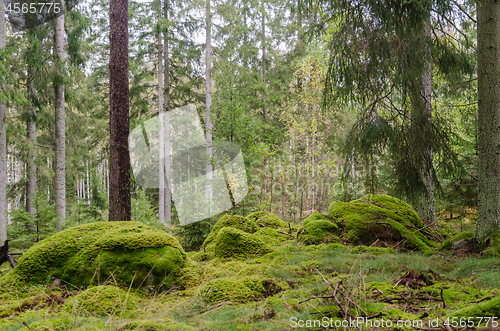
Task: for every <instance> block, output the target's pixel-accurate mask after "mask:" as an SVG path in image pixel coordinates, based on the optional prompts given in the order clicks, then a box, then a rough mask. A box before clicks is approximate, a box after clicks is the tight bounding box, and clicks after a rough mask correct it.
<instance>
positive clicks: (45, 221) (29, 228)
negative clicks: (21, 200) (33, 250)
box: [8, 194, 59, 249]
mask: <svg viewBox="0 0 500 331" xmlns="http://www.w3.org/2000/svg"><path fill="white" fill-rule="evenodd" d="M33 203H34V207H35V213H34V214H29V213H28V212H26V210H25V209H24V208H23V207H22V208H20V209H18V210H15V211H13V212H11V216H12V223H11V224H9V227H8V238H9V239H11V240H12V242H11V245H12V247H17V248H24V249H25V248H28V247H30V246H31V245H32V244H33V243H37V242H39V241H41V240H43V239H45V238H47V237H49V236H50V235H51V234H53V233H55V232H56V231H57V230H56V228H55V223H56V221H57V215H58V214H59V213H57V212H56V211H55V205H54V204H50V203H49V199H48V197H47V196H46V195H43V194H37V195H36V196H35V198H34V202H33Z"/></svg>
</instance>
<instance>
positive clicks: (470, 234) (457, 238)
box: [439, 232, 474, 251]
mask: <svg viewBox="0 0 500 331" xmlns="http://www.w3.org/2000/svg"><path fill="white" fill-rule="evenodd" d="M472 237H474V233H473V232H462V233H459V234H457V235H455V236H453V237H452V238H450V239H447V240H445V241H444V242H443V243H442V244H441V246H439V250H440V251H449V250H451V248H452V244H453V243H454V242H457V241H460V240H462V239H470V238H472Z"/></svg>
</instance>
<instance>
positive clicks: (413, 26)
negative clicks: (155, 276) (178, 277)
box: [0, 0, 479, 250]
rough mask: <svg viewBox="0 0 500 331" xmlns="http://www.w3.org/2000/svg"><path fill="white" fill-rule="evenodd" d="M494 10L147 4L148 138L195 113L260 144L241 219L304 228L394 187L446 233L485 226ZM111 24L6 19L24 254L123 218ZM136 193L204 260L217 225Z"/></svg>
mask: <svg viewBox="0 0 500 331" xmlns="http://www.w3.org/2000/svg"><path fill="white" fill-rule="evenodd" d="M476 11H477V9H476V4H475V2H473V1H423V0H422V1H410V2H405V3H404V4H402V3H401V4H400V3H399V2H398V1H395V2H391V1H385V2H378V1H368V0H366V1H357V2H353V3H344V2H343V1H334V0H332V1H313V0H311V1H302V0H298V1H294V2H289V1H283V0H261V1H253V0H249V1H247V0H242V1H236V0H235V1H207V2H200V1H182V0H179V1H177V0H175V1H170V0H164V1H152V2H146V1H144V2H142V1H141V2H139V1H129V81H130V83H129V93H130V94H129V105H130V128H131V129H133V128H135V127H137V126H138V125H140V124H141V123H143V122H144V121H146V120H148V119H150V118H152V117H154V116H157V115H158V113H159V111H160V109H163V110H166V111H168V110H172V109H175V108H177V107H181V106H184V105H186V104H188V103H193V104H195V105H196V107H197V109H198V110H199V114H200V118H202V119H203V120H204V123H203V124H204V125H205V128H204V129H206V128H207V125H206V123H207V121H206V119H207V118H210V119H211V122H212V124H211V125H212V130H209V131H210V132H211V133H212V135H213V139H214V140H219V141H231V142H235V143H237V144H238V145H239V146H240V147H241V149H242V152H243V155H244V158H245V164H246V167H247V169H246V170H247V177H248V178H247V180H248V184H249V193H248V195H247V197H246V198H245V199H244V200H243V201H242V202H241V203H240V204H239V205H238V206H236V207H234V208H232V209H231V210H230V211H229V212H230V213H232V214H237V215H243V216H244V215H247V214H248V213H249V212H251V211H256V210H265V211H271V212H273V213H274V214H276V215H278V216H279V217H281V218H283V219H284V220H287V221H292V222H293V221H299V220H302V219H304V218H305V217H306V216H307V215H309V214H311V213H313V212H321V213H325V214H326V213H327V208H328V205H329V203H330V202H331V201H334V200H341V201H351V200H353V199H355V198H358V197H361V196H363V195H365V194H367V193H386V194H390V195H393V196H396V197H399V198H402V199H404V200H406V201H408V202H409V203H411V204H412V206H414V208H416V210H417V211H418V212H419V214H420V215H421V216H422V218H423V219H424V220H425V221H427V222H428V224H433V225H434V226H436V224H439V225H441V226H445V224H444V222H441V223H437V222H438V219H439V220H441V221H443V220H445V219H453V218H455V217H458V216H463V215H464V214H467V215H468V216H467V217H468V218H465V219H464V220H463V221H462V222H465V225H464V226H467V227H470V226H473V225H474V223H475V218H476V216H475V215H476V214H477V213H476V210H477V206H478V191H477V185H478V173H479V170H478V160H479V159H478V149H479V147H478V146H479V145H478V115H477V114H478V94H477V91H478V86H477V85H478V77H477V52H476V47H477V18H476V17H477V12H476ZM207 13H209V15H207ZM109 25H110V24H109V6H108V2H106V1H101V0H95V1H94V0H92V1H89V2H85V3H82V4H80V5H79V6H78V7H77V8H76V9H75V10H72V11H70V12H68V13H66V14H65V15H64V31H63V32H64V35H63V39H62V41H61V38H60V37H59V39H58V38H57V37H56V35H57V31H58V29H57V24H56V21H53V22H49V23H48V24H45V25H42V26H37V27H35V28H32V29H30V30H26V31H22V32H18V33H14V32H13V31H12V30H11V29H10V27H9V24H7V25H6V26H5V27H6V28H5V47H4V48H3V49H2V51H1V57H2V62H1V63H2V64H1V66H0V70H1V71H2V76H3V88H2V94H1V96H2V99H1V101H2V102H3V103H4V104H5V106H6V107H5V110H6V113H5V114H6V115H5V129H6V134H5V135H4V136H5V137H6V145H5V146H6V180H5V183H6V184H7V185H6V188H5V191H4V192H5V194H6V197H5V202H6V210H7V212H8V213H7V214H6V215H7V217H6V218H7V220H6V221H7V222H5V221H4V224H5V223H8V226H7V237H9V239H15V241H14V242H12V243H11V247H14V248H16V247H17V248H22V249H24V248H27V247H29V246H31V245H32V244H33V243H34V242H38V241H39V240H41V239H43V238H45V237H47V236H49V235H51V234H52V233H54V232H56V231H59V230H61V229H64V228H68V227H71V226H74V225H77V224H83V223H88V222H95V221H102V220H108V219H109V214H108V211H109V183H110V179H109V157H110V154H109V150H110V148H109V146H110V144H109V123H108V121H109V108H110V105H109V71H108V63H109V54H110V46H109V40H108V36H109V33H110V31H109V30H110V28H109ZM207 26H208V27H211V29H210V33H211V38H206V36H207V31H208V30H207ZM59 31H61V28H60V29H59ZM209 36H210V35H209ZM57 40H59V42H58V41H57ZM61 42H63V50H64V51H63V52H62V53H61V52H58V51H57V50H56V49H57V45H58V44H59V45H60V43H61ZM0 46H1V45H0ZM208 49H211V53H208V54H211V56H209V58H210V60H211V67H210V69H208V68H209V67H208V66H207V61H206V59H207V57H206V55H207V50H208ZM207 72H209V73H210V75H209V76H207V75H206V74H207ZM160 77H161V79H160V81H161V84H160V83H159V78H160ZM206 77H211V79H210V82H211V87H210V88H211V90H210V89H208V88H207V84H206V83H207V80H206ZM61 87H63V88H62V91H63V92H62V96H61V92H60V91H61ZM58 96H59V97H58ZM61 98H62V100H63V101H62V104H63V106H64V108H63V119H64V120H65V123H64V122H63V127H65V129H66V130H65V137H63V141H64V145H65V157H64V158H63V159H64V160H65V162H64V163H65V169H64V172H63V174H64V176H63V177H64V178H61V177H58V176H57V169H58V164H57V162H56V160H57V155H58V152H60V149H58V143H57V142H58V141H59V144H60V141H61V140H60V135H59V136H58V134H57V132H59V131H57V127H58V126H59V127H61V122H60V119H61V116H60V114H61V113H60V112H59V113H58V112H57V111H56V110H57V109H61V108H60V105H61ZM208 98H210V99H211V101H210V103H209V102H207V100H208ZM58 105H59V106H58ZM207 105H209V108H208V109H209V111H207ZM58 114H59V116H58ZM64 114H65V116H64ZM207 114H208V116H207ZM58 123H59V124H58ZM58 137H59V140H58ZM0 142H1V141H0ZM61 162H62V161H59V164H61ZM63 180H64V182H63V187H62V188H61V186H60V184H61V182H62V181H63ZM58 185H59V186H58ZM58 192H64V194H63V197H62V198H61V196H60V195H59V199H63V200H59V201H63V203H62V204H61V202H59V204H58ZM131 194H132V219H134V220H138V221H141V222H145V223H147V224H149V225H154V226H158V227H161V228H164V224H165V223H171V224H172V226H171V227H169V228H170V230H172V231H174V232H175V233H176V234H177V235H178V236H179V237H180V238H181V239H182V242H183V245H184V247H185V248H186V249H188V250H194V249H197V248H199V247H200V245H201V244H202V243H203V240H204V238H205V237H206V236H207V235H208V234H209V232H210V230H211V227H212V226H213V224H214V223H215V220H216V219H217V218H216V217H214V218H213V219H207V220H203V221H201V222H198V223H195V224H192V225H188V226H185V227H179V226H178V219H177V217H176V211H175V205H173V204H172V207H171V208H172V209H171V216H169V215H170V209H169V211H167V212H164V213H163V211H162V213H163V215H160V214H161V213H160V209H161V208H166V207H165V206H169V205H170V196H169V195H168V194H166V195H165V194H162V193H159V192H158V190H157V189H156V190H154V189H143V188H141V187H139V186H138V185H137V184H136V183H135V180H134V178H133V174H132V179H131ZM0 200H2V197H1V196H0ZM56 205H57V206H56ZM63 210H64V212H62V211H63ZM169 218H171V221H169ZM1 220H2V219H1V218H0V221H1ZM0 230H1V229H0ZM170 230H169V231H170ZM0 234H2V231H0ZM3 235H4V236H5V235H6V234H5V233H3ZM0 239H2V238H1V236H0Z"/></svg>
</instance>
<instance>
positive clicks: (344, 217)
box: [328, 194, 435, 254]
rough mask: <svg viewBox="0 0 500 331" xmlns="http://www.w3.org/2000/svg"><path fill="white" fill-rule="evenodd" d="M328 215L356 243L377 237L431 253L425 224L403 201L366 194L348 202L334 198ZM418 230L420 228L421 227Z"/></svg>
mask: <svg viewBox="0 0 500 331" xmlns="http://www.w3.org/2000/svg"><path fill="white" fill-rule="evenodd" d="M328 215H329V217H330V218H331V219H332V220H333V221H334V222H336V224H337V225H338V226H339V228H340V229H342V230H344V236H345V240H346V241H347V242H349V243H352V244H355V245H362V244H366V245H371V244H372V243H374V242H375V241H377V240H380V241H384V242H389V243H393V244H396V243H397V242H399V241H403V243H402V246H403V247H405V248H407V249H409V250H414V249H418V250H420V251H422V252H424V253H426V254H432V250H431V248H430V247H433V246H435V243H434V242H433V241H432V240H430V239H429V238H427V235H426V234H427V233H426V231H429V229H427V230H425V231H424V227H425V225H424V223H423V222H422V220H421V219H420V217H419V216H418V214H417V213H416V212H415V211H414V210H413V209H412V207H411V206H410V205H408V204H407V203H406V202H404V201H401V200H399V199H397V198H394V197H391V196H388V195H373V194H369V195H366V196H364V197H362V198H360V199H357V200H354V201H351V202H340V201H335V202H333V203H331V204H330V206H329V208H328ZM420 229H421V230H420Z"/></svg>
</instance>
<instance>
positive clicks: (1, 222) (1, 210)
mask: <svg viewBox="0 0 500 331" xmlns="http://www.w3.org/2000/svg"><path fill="white" fill-rule="evenodd" d="M4 47H5V8H4V2H3V1H2V2H0V49H3V48H4ZM0 87H1V86H0ZM6 115H7V114H6V109H5V104H4V103H2V102H0V242H4V241H5V240H7V135H6V130H5V127H6V125H5V122H6Z"/></svg>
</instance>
